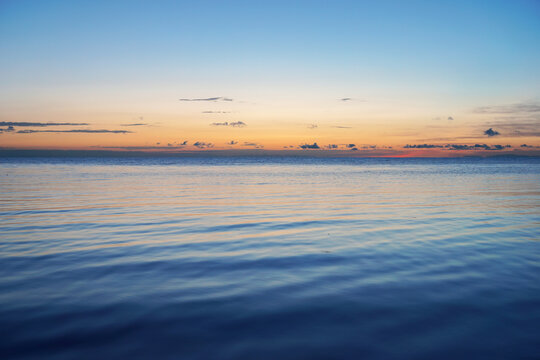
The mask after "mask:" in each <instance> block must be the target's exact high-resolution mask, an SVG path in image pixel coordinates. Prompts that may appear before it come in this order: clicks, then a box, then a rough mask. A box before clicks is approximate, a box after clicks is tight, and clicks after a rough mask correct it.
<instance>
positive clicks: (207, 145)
mask: <svg viewBox="0 0 540 360" xmlns="http://www.w3.org/2000/svg"><path fill="white" fill-rule="evenodd" d="M193 146H196V147H198V148H199V149H208V148H213V147H214V144H212V143H206V142H203V141H196V142H195V143H193Z"/></svg>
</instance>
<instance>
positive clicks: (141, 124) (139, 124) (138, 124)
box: [120, 123, 148, 126]
mask: <svg viewBox="0 0 540 360" xmlns="http://www.w3.org/2000/svg"><path fill="white" fill-rule="evenodd" d="M146 125H148V124H143V123H135V124H120V126H146Z"/></svg>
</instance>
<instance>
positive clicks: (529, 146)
mask: <svg viewBox="0 0 540 360" xmlns="http://www.w3.org/2000/svg"><path fill="white" fill-rule="evenodd" d="M519 147H522V148H533V147H534V146H532V145H527V144H521V145H520V146H519Z"/></svg>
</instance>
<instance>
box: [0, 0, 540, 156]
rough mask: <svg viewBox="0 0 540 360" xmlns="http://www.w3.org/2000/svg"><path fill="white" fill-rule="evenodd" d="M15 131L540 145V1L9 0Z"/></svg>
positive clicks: (436, 146)
mask: <svg viewBox="0 0 540 360" xmlns="http://www.w3.org/2000/svg"><path fill="white" fill-rule="evenodd" d="M0 53H1V54H2V55H1V56H0V148H4V149H107V150H114V149H119V150H120V149H121V150H147V151H231V150H234V151H237V150H239V149H246V150H251V151H264V150H272V151H274V150H282V151H291V152H292V151H296V152H298V151H301V152H316V151H318V152H328V153H336V154H338V153H339V154H350V155H351V156H460V155H470V154H471V153H474V154H481V155H485V154H495V153H497V154H501V153H511V154H533V155H534V154H537V155H540V126H539V125H540V66H539V64H540V1H538V0H535V1H532V0H530V1H526V0H514V1H496V0H490V1H470V0H469V1H442V0H441V1H384V0H382V1H291V0H289V1H279V0H274V1H204V0H203V1H136V0H130V1H84V0H82V1H55V0H49V1H26V0H2V1H0Z"/></svg>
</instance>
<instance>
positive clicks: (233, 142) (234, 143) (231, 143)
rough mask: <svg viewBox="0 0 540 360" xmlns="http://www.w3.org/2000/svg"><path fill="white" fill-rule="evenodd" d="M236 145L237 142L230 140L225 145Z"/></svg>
mask: <svg viewBox="0 0 540 360" xmlns="http://www.w3.org/2000/svg"><path fill="white" fill-rule="evenodd" d="M236 144H238V141H234V140H231V141H229V142H228V143H227V145H236Z"/></svg>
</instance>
